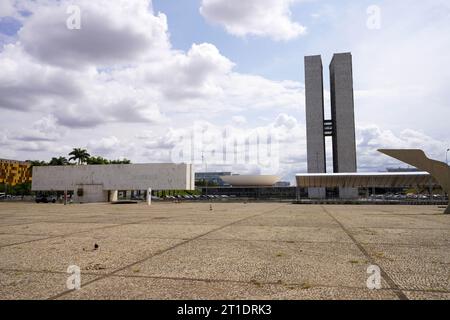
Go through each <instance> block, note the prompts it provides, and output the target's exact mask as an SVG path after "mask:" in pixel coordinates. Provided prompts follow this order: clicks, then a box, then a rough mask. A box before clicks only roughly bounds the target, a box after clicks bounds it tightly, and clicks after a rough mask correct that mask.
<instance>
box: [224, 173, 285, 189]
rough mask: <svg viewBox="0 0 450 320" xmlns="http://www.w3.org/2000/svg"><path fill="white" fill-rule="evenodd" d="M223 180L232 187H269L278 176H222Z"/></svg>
mask: <svg viewBox="0 0 450 320" xmlns="http://www.w3.org/2000/svg"><path fill="white" fill-rule="evenodd" d="M220 179H222V180H223V181H224V182H226V183H229V184H231V185H232V186H233V187H243V186H245V187H270V186H273V185H274V184H275V183H277V182H278V181H280V179H281V178H280V177H278V176H241V175H239V176H222V177H220Z"/></svg>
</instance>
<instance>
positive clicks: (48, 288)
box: [0, 271, 97, 300]
mask: <svg viewBox="0 0 450 320" xmlns="http://www.w3.org/2000/svg"><path fill="white" fill-rule="evenodd" d="M69 276H70V274H68V273H47V272H24V271H0V299H2V300H24V299H26V300H43V299H48V298H50V297H52V296H54V295H56V294H58V293H60V292H62V291H65V290H67V279H68V277H69ZM95 278H97V277H96V276H92V275H81V283H83V281H86V282H87V281H91V280H93V279H95Z"/></svg>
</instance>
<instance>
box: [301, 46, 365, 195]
mask: <svg viewBox="0 0 450 320" xmlns="http://www.w3.org/2000/svg"><path fill="white" fill-rule="evenodd" d="M330 91H331V116H332V118H331V119H329V120H326V119H324V102H323V70H322V59H321V57H320V56H307V57H305V97H306V128H307V129H306V130H307V132H306V135H307V156H308V173H325V172H326V156H325V137H326V136H331V137H332V141H333V171H334V172H336V173H337V172H342V173H345V172H356V170H357V165H356V139H355V115H354V98H353V71H352V55H351V53H338V54H335V55H334V56H333V59H332V61H331V64H330ZM339 196H340V197H341V198H355V197H357V196H358V190H357V189H350V188H340V189H339ZM309 197H310V198H323V197H325V190H324V189H317V188H315V189H310V190H309Z"/></svg>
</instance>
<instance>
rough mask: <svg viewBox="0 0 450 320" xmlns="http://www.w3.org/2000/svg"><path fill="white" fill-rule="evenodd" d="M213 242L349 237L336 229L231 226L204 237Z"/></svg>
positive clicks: (341, 239)
mask: <svg viewBox="0 0 450 320" xmlns="http://www.w3.org/2000/svg"><path fill="white" fill-rule="evenodd" d="M204 238H205V239H213V240H226V239H229V240H255V241H256V240H261V241H288V242H292V241H303V242H347V243H351V242H352V240H351V239H350V237H349V236H348V235H347V234H346V233H345V232H344V231H342V229H340V228H338V227H278V226H243V225H233V226H230V227H226V228H224V229H221V230H219V231H217V232H214V233H211V234H209V235H207V236H205V237H204Z"/></svg>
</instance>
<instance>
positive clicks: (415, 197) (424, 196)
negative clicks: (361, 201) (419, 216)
mask: <svg viewBox="0 0 450 320" xmlns="http://www.w3.org/2000/svg"><path fill="white" fill-rule="evenodd" d="M370 198H371V199H380V200H445V199H446V197H445V196H443V195H441V194H433V195H429V194H413V193H408V194H399V193H395V194H393V193H387V194H377V195H373V194H371V195H370Z"/></svg>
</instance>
